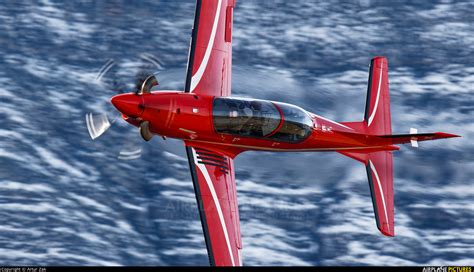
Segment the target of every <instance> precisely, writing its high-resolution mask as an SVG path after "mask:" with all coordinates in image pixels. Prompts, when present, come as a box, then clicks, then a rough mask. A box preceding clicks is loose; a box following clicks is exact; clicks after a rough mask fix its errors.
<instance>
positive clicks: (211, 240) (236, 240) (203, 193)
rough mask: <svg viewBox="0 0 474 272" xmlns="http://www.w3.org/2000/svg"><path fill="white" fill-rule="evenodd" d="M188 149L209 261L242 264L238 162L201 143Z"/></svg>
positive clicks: (230, 264) (212, 262) (222, 264)
mask: <svg viewBox="0 0 474 272" xmlns="http://www.w3.org/2000/svg"><path fill="white" fill-rule="evenodd" d="M186 144H188V143H186ZM186 152H187V155H188V161H189V167H190V170H191V176H192V179H193V185H194V191H195V194H196V201H197V204H198V209H199V215H200V217H201V223H202V228H203V232H204V238H205V241H206V246H207V251H208V254H209V262H210V264H211V265H212V266H241V265H242V258H241V254H240V250H241V249H242V241H241V236H240V222H239V221H240V220H239V211H238V205H237V191H236V187H235V174H234V162H233V160H232V158H230V157H228V156H226V155H223V154H220V153H217V152H215V151H211V150H209V149H205V148H201V147H193V146H187V147H186Z"/></svg>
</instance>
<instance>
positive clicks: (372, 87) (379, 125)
mask: <svg viewBox="0 0 474 272" xmlns="http://www.w3.org/2000/svg"><path fill="white" fill-rule="evenodd" d="M342 124H343V125H345V126H348V127H350V128H353V129H354V130H356V131H358V132H359V133H364V134H368V135H390V134H392V118H391V115H390V93H389V87H388V60H387V59H386V58H385V57H375V58H373V59H372V60H371V61H370V68H369V82H368V84H367V102H366V104H365V115H364V121H361V122H343V123H342Z"/></svg>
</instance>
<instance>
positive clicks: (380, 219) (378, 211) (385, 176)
mask: <svg viewBox="0 0 474 272" xmlns="http://www.w3.org/2000/svg"><path fill="white" fill-rule="evenodd" d="M340 153H341V154H343V155H346V156H348V157H350V158H352V159H355V160H358V161H360V162H362V163H363V164H364V165H365V167H366V169H367V178H368V181H369V187H370V195H371V197H372V204H373V207H374V214H375V221H376V223H377V228H378V229H379V230H380V232H382V233H383V234H384V235H386V236H395V226H394V203H393V202H394V201H393V155H392V152H389V151H378V152H371V153H366V152H340Z"/></svg>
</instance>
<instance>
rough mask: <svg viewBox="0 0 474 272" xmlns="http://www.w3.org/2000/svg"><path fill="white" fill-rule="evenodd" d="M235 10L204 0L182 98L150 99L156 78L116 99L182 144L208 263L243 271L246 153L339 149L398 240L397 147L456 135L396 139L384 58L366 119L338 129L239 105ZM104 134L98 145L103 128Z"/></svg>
mask: <svg viewBox="0 0 474 272" xmlns="http://www.w3.org/2000/svg"><path fill="white" fill-rule="evenodd" d="M234 5H235V0H197V5H196V11H195V18H194V27H193V30H192V37H191V46H190V49H189V59H188V66H187V75H186V82H185V88H184V91H152V90H151V89H152V87H153V86H156V85H157V84H158V80H157V79H156V77H155V76H154V75H150V76H149V77H148V78H146V79H145V80H144V81H143V83H142V85H141V88H140V90H138V91H137V92H135V93H126V94H120V95H116V96H114V97H113V98H112V100H111V102H112V104H113V105H114V106H115V107H116V108H117V109H118V110H119V111H120V112H121V114H122V118H123V120H125V121H126V122H128V123H130V124H131V125H133V126H136V127H138V128H139V132H140V134H141V136H142V138H143V139H144V140H145V141H149V140H150V139H152V137H153V136H154V135H159V136H162V137H171V138H177V139H182V140H183V142H184V145H185V147H186V152H187V156H188V160H189V167H190V171H191V177H192V181H193V184H194V191H195V194H196V200H197V205H198V209H199V213H200V218H201V223H202V228H203V232H204V238H205V242H206V246H207V251H208V254H209V261H210V264H211V265H216V266H237V265H242V256H241V250H242V240H241V234H240V223H239V210H238V205H237V193H236V183H235V175H234V173H235V170H234V159H235V158H236V156H238V155H239V154H240V153H242V152H244V151H248V150H253V151H274V152H289V151H291V152H320V151H335V152H339V153H340V154H342V155H345V156H347V157H350V158H352V159H355V160H357V161H359V162H361V163H363V164H364V166H365V168H366V170H367V176H368V182H369V187H370V193H371V196H372V203H373V208H374V214H375V221H376V225H377V228H378V229H379V230H380V232H381V233H382V234H384V235H386V236H394V235H395V231H394V199H393V169H392V165H393V164H392V152H393V151H396V150H399V147H398V146H397V145H398V144H405V143H411V144H412V145H414V146H417V145H418V142H419V141H427V140H437V139H442V138H450V137H457V135H454V134H448V133H443V132H435V133H421V134H418V133H417V131H416V130H415V129H411V131H410V133H408V134H403V135H393V134H392V127H391V117H390V97H389V82H388V61H387V59H386V58H384V57H375V58H373V59H372V61H371V63H370V69H369V80H368V88H367V102H366V107H365V117H364V120H362V121H358V122H336V121H332V120H330V119H328V118H324V117H322V116H320V115H317V114H315V113H311V112H309V111H306V110H304V109H302V108H300V107H298V106H295V105H291V104H287V103H281V102H274V101H266V100H259V99H248V98H237V97H232V96H231V77H232V16H233V9H234ZM107 127H108V126H107ZM93 130H94V129H93ZM97 131H99V133H95V134H94V135H93V136H94V137H97V136H98V135H97V134H102V133H103V132H104V131H105V129H97ZM97 131H96V132H97Z"/></svg>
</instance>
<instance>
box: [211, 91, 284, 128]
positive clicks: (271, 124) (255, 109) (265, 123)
mask: <svg viewBox="0 0 474 272" xmlns="http://www.w3.org/2000/svg"><path fill="white" fill-rule="evenodd" d="M212 114H213V116H214V128H215V130H216V131H217V132H219V133H230V134H237V135H241V136H250V137H265V136H267V135H269V134H271V133H272V132H273V131H274V130H275V129H277V128H278V124H280V112H279V111H278V109H277V108H276V107H275V105H274V104H273V103H271V102H269V101H263V100H243V99H234V98H223V97H219V98H215V99H214V107H213V111H212Z"/></svg>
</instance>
